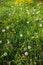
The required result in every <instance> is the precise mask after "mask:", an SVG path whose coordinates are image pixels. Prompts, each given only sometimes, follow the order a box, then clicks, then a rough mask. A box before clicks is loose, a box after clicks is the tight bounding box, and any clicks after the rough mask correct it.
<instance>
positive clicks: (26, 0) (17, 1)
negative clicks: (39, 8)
mask: <svg viewBox="0 0 43 65" xmlns="http://www.w3.org/2000/svg"><path fill="white" fill-rule="evenodd" d="M23 2H28V3H31V2H32V0H16V1H15V4H18V3H23Z"/></svg>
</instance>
